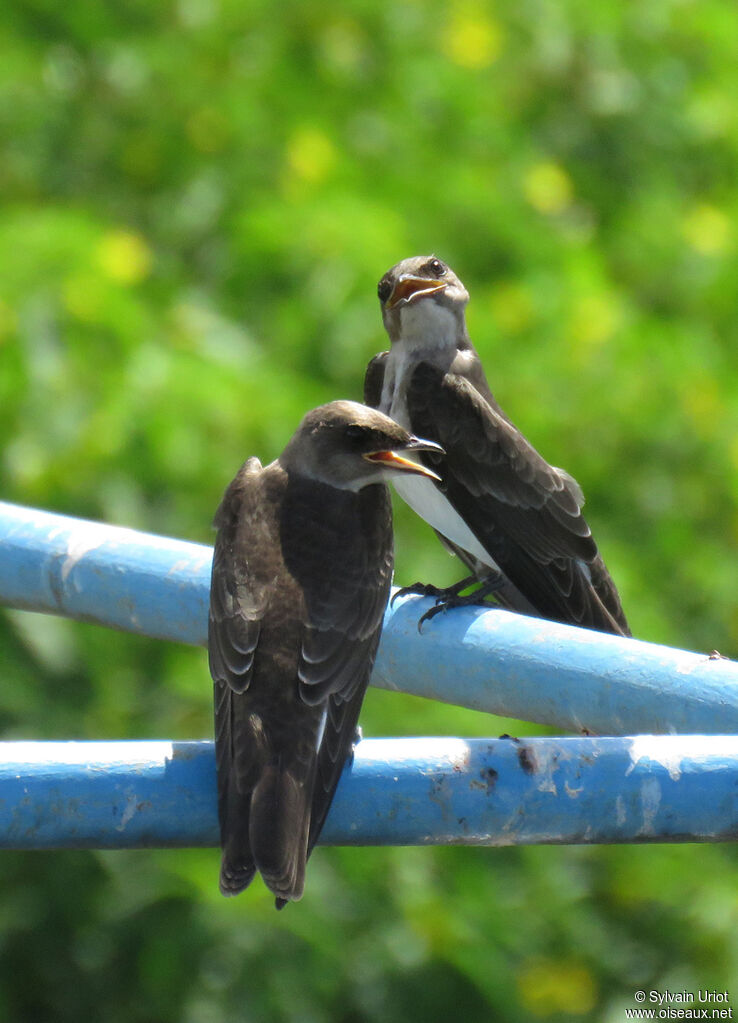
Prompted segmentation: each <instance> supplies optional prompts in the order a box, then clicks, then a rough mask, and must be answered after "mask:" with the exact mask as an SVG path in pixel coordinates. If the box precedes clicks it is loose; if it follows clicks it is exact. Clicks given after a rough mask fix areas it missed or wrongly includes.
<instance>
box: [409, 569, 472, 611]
mask: <svg viewBox="0 0 738 1023" xmlns="http://www.w3.org/2000/svg"><path fill="white" fill-rule="evenodd" d="M476 582H478V579H477V577H476V576H475V575H469V576H467V577H466V579H462V580H461V582H459V583H454V585H453V586H446V587H441V586H434V585H433V583H412V585H410V586H402V587H401V588H400V589H399V590H398V591H397V592H396V593H393V594H392V600H391V601H390V607H392V605H393V604H394V602H395V601H396V600H397V598H398V597H407V596H408V594H411V593H412V594H414V595H415V596H416V597H435V598H436V602H437V603H441V602H443V601H447V600H452V599H453V598H454V597H457V596H458V595H459V594H460V593H461V592H462V590H465V589H466V588H467V586H472V585H473V584H474V583H476Z"/></svg>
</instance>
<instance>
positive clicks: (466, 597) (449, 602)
mask: <svg viewBox="0 0 738 1023" xmlns="http://www.w3.org/2000/svg"><path fill="white" fill-rule="evenodd" d="M503 582H504V577H503V575H502V573H501V572H494V573H490V575H488V576H486V577H485V578H484V579H482V580H481V582H480V581H479V580H478V579H477V577H476V576H468V577H467V578H466V579H462V580H461V582H459V583H456V584H455V585H454V586H449V587H448V588H447V589H445V590H437V591H436V593H435V594H429V596H435V598H436V603H435V607H432V608H430V609H429V610H428V611H426V612H425V614H424V615H421V617H420V619H419V620H418V632H422V631H423V623H424V622H429V621H431V619H433V618H435V617H436V615H439V614H441V613H445V612H446V611H448V610H449V609H450V608H453V607H473V606H477V607H494V606H496V605H494V604H488V603H487V602H486V600H485V599H484V598H485V597H488V596H490V594H492V593H494V592H495V590H498V589H499V588H500V586H501V585H502V583H503ZM475 583H478V584H479V585H478V586H477V588H476V589H475V590H474V591H473V592H472V593H467V594H464V593H463V591H464V590H465V589H467V588H468V587H469V586H472V585H474V584H475Z"/></svg>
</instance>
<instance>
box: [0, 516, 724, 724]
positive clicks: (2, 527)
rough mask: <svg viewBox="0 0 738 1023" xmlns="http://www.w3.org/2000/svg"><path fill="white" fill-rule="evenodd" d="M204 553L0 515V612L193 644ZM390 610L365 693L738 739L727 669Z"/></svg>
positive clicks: (501, 615) (595, 641) (465, 613)
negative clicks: (377, 689) (22, 611)
mask: <svg viewBox="0 0 738 1023" xmlns="http://www.w3.org/2000/svg"><path fill="white" fill-rule="evenodd" d="M210 560H211V551H210V548H209V547H205V546H202V545H198V544H191V543H186V542H184V541H179V540H171V539H167V538H164V537H156V536H151V535H149V534H145V533H137V532H134V531H132V530H126V529H120V528H117V527H114V526H107V525H103V524H100V523H94V522H86V521H84V520H80V519H72V518H68V517H65V516H59V515H54V514H52V513H49V512H44V511H39V510H38V509H29V508H21V507H18V506H16V505H9V504H2V503H0V602H3V603H5V604H8V605H10V606H12V607H20V608H27V609H30V610H35V611H45V612H49V613H52V614H64V615H67V616H69V617H72V618H79V619H84V620H86V621H92V622H97V623H99V624H101V625H110V626H113V627H115V628H119V629H126V630H130V631H134V632H140V633H144V634H146V635H150V636H155V637H158V638H161V639H169V640H175V641H181V642H187V643H195V644H204V643H205V640H206V632H207V604H208V588H209V583H210ZM429 606H430V602H429V601H427V600H419V599H417V598H412V597H409V598H404V599H403V600H400V601H397V603H396V604H395V607H394V608H391V609H388V611H387V615H386V618H385V629H384V633H383V636H382V642H381V645H380V649H379V654H378V657H377V663H376V666H375V670H374V675H373V678H372V683H373V684H374V685H378V686H381V687H383V688H386V689H395V690H401V691H404V692H408V693H414V694H417V695H421V696H427V697H431V698H433V699H437V700H443V701H445V702H448V703H456V704H459V705H461V706H466V707H472V708H474V709H478V710H484V711H488V712H491V713H495V714H501V715H504V716H507V717H514V718H519V719H524V720H530V721H538V722H541V723H544V724H549V725H553V726H554V727H557V728H561V729H563V730H567V731H575V732H581V731H587V732H590V733H597V734H610V735H627V734H635V733H640V732H654V733H670V732H681V733H696V732H702V733H714V734H719V733H734V732H735V733H738V664H736V663H735V662H733V661H728V660H721V659H716V660H711V659H710V658H709V657H707V656H706V655H705V654H696V653H689V652H687V651H683V650H675V649H672V648H670V647H664V646H658V645H656V644H652V643H643V642H638V641H636V640H629V639H622V638H619V637H615V636H606V635H602V634H600V633H596V632H589V631H587V630H585V629H575V628H572V627H570V626H565V625H557V624H554V623H551V622H545V621H542V620H540V619H536V618H526V617H524V616H522V615H514V614H510V613H508V612H506V611H501V610H493V611H484V610H481V609H477V608H468V609H467V608H463V609H457V610H455V611H453V612H451V613H449V614H445V615H440V616H438V617H437V618H435V619H434V620H433V621H432V622H429V623H427V624H426V625H425V627H424V629H423V633H422V635H419V634H418V631H417V628H416V623H417V620H418V618H419V617H420V615H421V614H422V612H423V610H424V609H426V608H427V607H429Z"/></svg>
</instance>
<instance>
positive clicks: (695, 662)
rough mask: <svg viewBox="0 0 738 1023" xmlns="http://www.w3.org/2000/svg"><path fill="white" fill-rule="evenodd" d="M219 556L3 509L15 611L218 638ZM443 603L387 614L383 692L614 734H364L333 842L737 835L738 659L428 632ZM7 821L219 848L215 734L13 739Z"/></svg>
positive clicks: (511, 625) (579, 637) (101, 837)
mask: <svg viewBox="0 0 738 1023" xmlns="http://www.w3.org/2000/svg"><path fill="white" fill-rule="evenodd" d="M210 559H211V550H210V548H208V547H205V546H202V545H198V544H191V543H185V542H183V541H177V540H171V539H165V538H162V537H155V536H150V535H147V534H142V533H137V532H134V531H132V530H127V529H120V528H116V527H111V526H105V525H102V524H100V523H94V522H85V521H83V520H79V519H71V518H67V517H64V516H58V515H53V514H50V513H48V512H42V511H38V510H36V509H28V508H20V507H18V506H14V505H8V504H2V503H0V602H4V603H6V604H8V605H10V606H13V607H18V608H25V609H28V610H34V611H45V612H49V613H53V614H63V615H67V616H69V617H73V618H78V619H82V620H86V621H92V622H97V623H98V624H101V625H108V626H112V627H115V628H119V629H125V630H129V631H133V632H139V633H144V634H146V635H150V636H155V637H159V638H162V639H169V640H176V641H182V642H188V643H195V644H204V643H205V637H206V630H207V602H208V588H209V581H210ZM428 606H429V605H428V602H426V601H419V600H418V599H417V598H405V599H404V600H401V601H398V602H397V603H396V605H395V607H394V608H389V609H388V611H387V615H386V619H385V628H384V633H383V636H382V642H381V645H380V650H379V655H378V658H377V664H376V667H375V671H374V674H373V677H372V683H373V684H374V685H379V686H382V687H383V688H388V689H394V690H402V691H404V692H409V693H414V694H417V695H422V696H428V697H431V698H434V699H440V700H444V701H446V702H450V703H455V704H459V705H462V706H467V707H472V708H474V709H478V710H484V711H488V712H491V713H495V714H502V715H505V716H508V717H515V718H519V719H526V720H531V721H537V722H541V723H544V724H549V725H553V726H555V727H558V728H561V729H566V730H573V731H576V732H581V731H586V732H590V733H600V734H602V733H606V734H608V735H609V736H611V737H610V738H605V739H594V738H570V739H560V738H555V739H550V738H540V739H526V740H524V741H523V742H518V741H515V740H503V739H495V740H492V739H490V740H464V739H440V738H439V739H402V740H364V741H363V742H362V743H360V744H359V747H358V749H357V754H356V758H355V762H354V764H353V766H352V768H351V770H350V771H347V772H346V773H345V774H344V777H343V779H342V781H341V784H340V786H339V790H338V792H337V796H336V801H335V804H334V807H333V809H332V811H331V814H330V818H329V820H328V822H327V824H326V828H325V831H324V835H323V841H324V842H328V843H334V844H335V843H354V844H367V843H368V844H371V843H383V844H389V843H394V844H415V843H425V842H469V843H483V844H492V845H494V844H509V843H513V842H514V843H520V842H575V841H577V842H582V841H585V842H611V841H620V842H622V841H678V840H683V841H700V840H702V841H705V840H707V841H718V840H728V839H733V838H734V837H735V834H736V823H737V821H736V814H737V812H738V809H737V807H736V798H737V797H736V795H735V793H736V792H738V735H736V736H735V737H734V736H733V735H731V734H722V733H733V732H736V733H738V664H736V663H734V662H732V661H727V660H725V659H719V658H710V657H709V656H706V655H701V654H694V653H688V652H685V651H680V650H674V649H672V648H669V647H664V646H657V645H655V644H650V643H643V642H639V641H636V640H630V639H622V638H619V637H615V636H606V635H603V634H600V633H595V632H589V631H587V630H583V629H575V628H571V627H569V626H564V625H557V624H555V623H551V622H545V621H542V620H540V619H535V618H526V617H524V616H520V615H514V614H510V613H508V612H506V611H502V610H491V611H485V610H483V609H481V608H468V609H458V610H456V611H454V612H453V613H452V614H448V615H441V616H439V617H438V618H436V619H434V620H433V621H432V622H429V623H427V624H426V626H425V627H424V630H423V633H422V635H421V634H419V633H418V631H417V621H418V618H419V616H420V614H421V613H422V611H423V610H424V609H425V608H426V607H428ZM206 684H207V681H206V680H205V679H204V680H203V685H206ZM643 732H648V733H694V732H699V733H703V734H701V735H689V734H687V735H670V734H662V735H637V734H636V733H643ZM628 735H630V736H631V737H630V738H617V736H628ZM634 735H635V737H633V736H634ZM75 758H76V759H75ZM141 758H143V759H141ZM0 830H2V832H3V835H4V836H5V838H4V839H3V838H0V844H2V843H3V841H4V842H5V844H6V845H9V846H13V847H16V848H18V847H23V848H36V847H51V846H54V847H60V846H65V845H71V846H80V845H98V846H108V847H116V846H120V845H126V846H131V845H162V846H166V845H202V844H206V845H210V844H215V843H216V841H217V835H216V831H217V828H216V823H215V798H214V782H213V765H212V750H211V747H210V744H208V743H174V744H173V743H20V744H17V743H8V744H0Z"/></svg>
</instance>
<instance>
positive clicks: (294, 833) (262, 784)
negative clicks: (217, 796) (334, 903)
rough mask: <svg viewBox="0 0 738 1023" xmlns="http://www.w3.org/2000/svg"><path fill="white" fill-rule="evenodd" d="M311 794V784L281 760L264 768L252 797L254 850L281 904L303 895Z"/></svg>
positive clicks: (251, 815)
mask: <svg viewBox="0 0 738 1023" xmlns="http://www.w3.org/2000/svg"><path fill="white" fill-rule="evenodd" d="M311 797H312V785H311V784H306V783H305V781H304V780H302V779H300V778H297V777H295V775H294V774H293V773H292V772H290V771H289V770H288V769H286V768H284V767H282V766H280V764H278V763H274V764H269V765H267V766H266V767H265V768H264V770H263V772H262V774H261V777H260V779H259V782H258V784H257V785H256V787H255V788H254V791H253V794H252V797H251V813H250V820H249V840H250V845H251V853H252V856H253V859H254V863H255V866H256V869H258V871H259V872H260V874H261V876H262V877H263V879H264V883H265V884H266V885H267V887H268V888H269V889H270V890H271V891H272V892H273V893H274V895H275V896H276V897H277V903H278V906H279V904H280V903H281V904H284V903H285V902H289V901H297V900H298V899H300V898H301V897H302V893H303V889H304V887H305V863H306V860H307V842H308V832H309V828H310V804H311Z"/></svg>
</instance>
